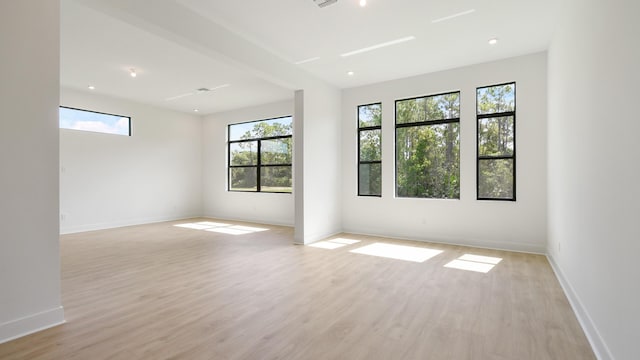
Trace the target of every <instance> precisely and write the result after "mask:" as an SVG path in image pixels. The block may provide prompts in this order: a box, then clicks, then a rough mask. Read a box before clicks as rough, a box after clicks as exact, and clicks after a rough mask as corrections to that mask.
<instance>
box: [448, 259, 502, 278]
mask: <svg viewBox="0 0 640 360" xmlns="http://www.w3.org/2000/svg"><path fill="white" fill-rule="evenodd" d="M500 261H502V258H497V257H491V256H482V255H473V254H464V255H462V256H460V257H459V258H457V259H455V260H453V261H451V262H449V263H448V264H446V265H445V266H444V267H447V268H452V269H458V270H467V271H475V272H481V273H484V274H486V273H488V272H489V271H491V269H493V267H494V266H496V265H497V264H498V263H500Z"/></svg>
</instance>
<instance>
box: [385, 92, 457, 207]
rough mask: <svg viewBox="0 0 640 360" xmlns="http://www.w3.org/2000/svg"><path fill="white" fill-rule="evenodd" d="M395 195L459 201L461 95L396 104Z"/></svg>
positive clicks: (397, 102) (404, 101)
mask: <svg viewBox="0 0 640 360" xmlns="http://www.w3.org/2000/svg"><path fill="white" fill-rule="evenodd" d="M396 196H398V197H411V198H438V199H459V198H460V92H459V91H458V92H452V93H446V94H439V95H431V96H425V97H419V98H413V99H405V100H397V101H396Z"/></svg>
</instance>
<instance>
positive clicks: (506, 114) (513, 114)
mask: <svg viewBox="0 0 640 360" xmlns="http://www.w3.org/2000/svg"><path fill="white" fill-rule="evenodd" d="M505 85H513V111H502V112H497V113H489V114H479V111H478V106H479V101H478V90H480V89H485V88H491V87H496V86H505ZM516 91H517V86H516V81H509V82H505V83H499V84H493V85H486V86H479V87H476V96H475V97H476V200H483V201H484V200H488V201H513V202H515V201H516V189H517V188H516V178H517V176H516V149H517V146H516V138H517V136H516V134H517V132H516V123H517V121H516V110H517V103H518V101H517V100H518V98H517V94H516ZM500 117H513V152H512V154H511V155H496V156H487V155H482V156H481V155H480V120H482V119H491V118H500ZM490 160H512V161H513V173H512V177H513V186H512V197H511V198H496V197H481V196H480V162H481V161H490Z"/></svg>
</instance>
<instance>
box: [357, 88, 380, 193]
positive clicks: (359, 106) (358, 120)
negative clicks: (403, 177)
mask: <svg viewBox="0 0 640 360" xmlns="http://www.w3.org/2000/svg"><path fill="white" fill-rule="evenodd" d="M371 105H380V112H381V113H380V125H374V126H360V108H361V107H367V106H371ZM356 121H357V124H358V158H357V162H358V196H365V197H378V198H380V197H382V102H381V101H378V102H374V103H369V104H362V105H358V106H357V107H356ZM372 130H380V160H371V161H361V160H360V152H361V144H360V138H361V136H360V135H361V133H362V132H363V131H372ZM371 164H380V194H363V193H362V189H360V166H361V165H371Z"/></svg>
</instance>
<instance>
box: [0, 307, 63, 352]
mask: <svg viewBox="0 0 640 360" xmlns="http://www.w3.org/2000/svg"><path fill="white" fill-rule="evenodd" d="M64 323H65V321H64V308H63V307H62V306H58V307H57V308H53V309H50V310H45V311H42V312H39V313H36V314H32V315H28V316H25V317H22V318H19V319H15V320H11V321H7V322H5V323H4V324H0V344H2V343H5V342H8V341H11V340H14V339H17V338H20V337H23V336H26V335H29V334H33V333H35V332H38V331H41V330H45V329H48V328H51V327H54V326H57V325H61V324H64Z"/></svg>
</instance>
